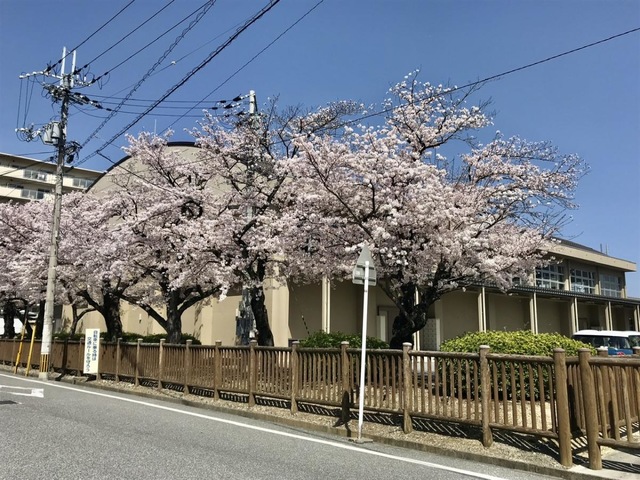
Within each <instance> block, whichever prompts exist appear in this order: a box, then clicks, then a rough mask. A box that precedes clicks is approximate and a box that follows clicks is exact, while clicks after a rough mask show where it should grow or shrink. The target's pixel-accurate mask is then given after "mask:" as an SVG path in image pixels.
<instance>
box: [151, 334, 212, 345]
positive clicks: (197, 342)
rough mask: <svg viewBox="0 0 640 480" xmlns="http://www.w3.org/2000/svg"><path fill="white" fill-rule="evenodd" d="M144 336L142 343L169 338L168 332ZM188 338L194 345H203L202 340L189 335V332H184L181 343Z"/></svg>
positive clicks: (157, 341)
mask: <svg viewBox="0 0 640 480" xmlns="http://www.w3.org/2000/svg"><path fill="white" fill-rule="evenodd" d="M141 338H142V343H160V340H162V339H163V338H164V339H165V340H166V338H167V334H166V333H155V334H153V335H146V336H144V337H141ZM187 340H191V342H192V343H193V345H201V344H202V343H201V342H200V340H198V339H197V338H196V337H194V336H193V335H189V334H187V333H183V334H182V335H181V336H180V343H181V344H183V343H187Z"/></svg>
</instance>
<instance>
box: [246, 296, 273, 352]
mask: <svg viewBox="0 0 640 480" xmlns="http://www.w3.org/2000/svg"><path fill="white" fill-rule="evenodd" d="M249 296H250V298H251V310H253V315H254V317H255V319H256V330H258V334H257V340H258V345H260V346H263V347H273V343H274V342H273V333H272V332H271V326H270V325H269V314H268V312H267V307H266V306H265V304H264V288H263V287H262V285H260V286H257V287H251V288H250V289H249Z"/></svg>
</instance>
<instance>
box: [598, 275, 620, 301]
mask: <svg viewBox="0 0 640 480" xmlns="http://www.w3.org/2000/svg"><path fill="white" fill-rule="evenodd" d="M600 294H601V295H605V296H607V297H622V279H621V278H620V277H618V276H616V275H600Z"/></svg>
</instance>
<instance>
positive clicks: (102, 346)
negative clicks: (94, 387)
mask: <svg viewBox="0 0 640 480" xmlns="http://www.w3.org/2000/svg"><path fill="white" fill-rule="evenodd" d="M105 343H106V342H105V340H104V339H103V338H100V337H98V345H100V349H99V350H100V356H101V357H102V356H104V348H105ZM101 363H102V362H100V358H98V371H97V372H96V380H100V379H101V378H102V377H101V376H100V364H101Z"/></svg>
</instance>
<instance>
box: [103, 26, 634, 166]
mask: <svg viewBox="0 0 640 480" xmlns="http://www.w3.org/2000/svg"><path fill="white" fill-rule="evenodd" d="M637 31H640V27H638V28H634V29H632V30H628V31H626V32H622V33H619V34H616V35H612V36H610V37H607V38H604V39H602V40H598V41H595V42H592V43H589V44H586V45H583V46H581V47H577V48H574V49H571V50H567V51H565V52H562V53H559V54H556V55H552V56H550V57H547V58H544V59H542V60H538V61H535V62H532V63H528V64H526V65H523V66H521V67H517V68H514V69H511V70H507V71H504V72H502V73H498V74H495V75H491V76H489V77H486V78H484V79H482V80H478V81H475V82H471V83H468V84H466V85H463V86H461V87H453V88H451V89H449V90H447V91H446V92H442V93H439V94H437V95H434V96H433V98H437V97H440V96H443V95H446V94H449V93H452V92H455V91H458V90H462V89H466V88H469V87H473V86H476V85H479V84H482V83H486V82H488V81H491V80H497V79H500V78H501V77H505V76H507V75H510V74H512V73H515V72H519V71H522V70H525V69H528V68H532V67H534V66H537V65H540V64H543V63H546V62H549V61H551V60H555V59H558V58H560V57H564V56H566V55H569V54H572V53H575V52H578V51H581V50H585V49H587V48H590V47H593V46H596V45H600V44H602V43H605V42H608V41H611V40H614V39H616V38H619V37H622V36H625V35H629V34H631V33H634V32H637ZM421 100H424V98H423V99H416V100H412V101H410V102H407V103H405V104H402V105H397V106H395V107H391V108H387V109H383V110H380V111H378V112H375V113H371V114H367V115H363V116H360V117H358V118H356V119H353V120H349V121H346V122H343V123H342V124H339V125H338V126H337V127H333V128H341V127H345V126H348V125H351V124H353V123H356V122H359V121H361V120H365V119H367V118H371V117H376V116H379V115H382V114H384V113H390V112H392V111H394V110H401V109H403V108H407V107H408V106H410V105H412V104H414V103H416V102H418V101H421ZM318 132H320V133H321V132H322V130H318ZM306 136H307V134H306V133H302V134H299V135H297V136H296V135H294V136H292V137H291V140H294V139H296V138H302V137H306ZM281 143H284V140H278V141H274V142H272V143H270V144H269V145H270V146H275V145H278V144H281ZM109 161H110V162H111V163H113V164H114V165H116V164H115V163H114V162H113V161H111V160H109ZM202 161H203V160H200V159H197V160H194V161H192V162H189V163H199V162H202Z"/></svg>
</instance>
